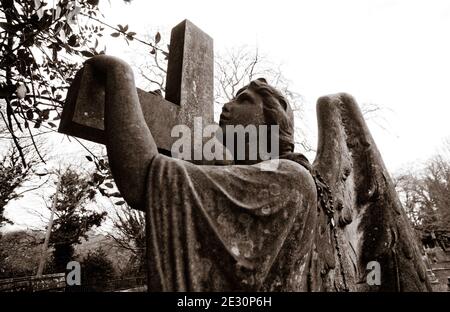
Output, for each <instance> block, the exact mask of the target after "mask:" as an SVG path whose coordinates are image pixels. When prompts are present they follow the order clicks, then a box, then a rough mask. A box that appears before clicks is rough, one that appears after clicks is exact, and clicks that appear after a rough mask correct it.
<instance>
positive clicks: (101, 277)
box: [81, 248, 116, 291]
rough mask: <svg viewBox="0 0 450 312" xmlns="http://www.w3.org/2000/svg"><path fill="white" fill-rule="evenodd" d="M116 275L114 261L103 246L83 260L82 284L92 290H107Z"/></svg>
mask: <svg viewBox="0 0 450 312" xmlns="http://www.w3.org/2000/svg"><path fill="white" fill-rule="evenodd" d="M115 276H116V273H115V270H114V266H113V263H112V262H111V260H110V259H108V255H107V253H106V252H105V250H103V249H102V248H99V249H97V250H95V251H90V252H89V253H88V254H87V256H86V257H85V258H83V260H82V261H81V285H83V286H85V287H87V288H88V289H89V290H90V291H105V290H107V289H108V288H107V287H108V281H110V280H112V279H114V277H115Z"/></svg>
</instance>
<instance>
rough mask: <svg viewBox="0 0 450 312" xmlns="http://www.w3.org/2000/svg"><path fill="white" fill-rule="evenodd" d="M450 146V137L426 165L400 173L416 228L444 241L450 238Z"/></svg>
mask: <svg viewBox="0 0 450 312" xmlns="http://www.w3.org/2000/svg"><path fill="white" fill-rule="evenodd" d="M448 146H449V145H448V140H447V141H446V142H444V147H443V149H442V152H439V153H438V154H436V155H435V156H433V157H432V158H430V159H429V160H428V161H427V162H426V163H425V165H424V167H423V169H421V170H416V171H413V170H408V171H407V172H404V173H402V174H399V175H397V177H396V184H397V190H398V192H399V194H400V198H401V200H402V202H403V206H404V208H405V209H406V212H407V215H408V217H409V218H410V220H411V221H412V223H413V225H414V227H415V229H416V230H418V231H419V232H420V233H421V234H422V236H425V235H432V236H433V237H436V238H437V240H438V241H441V242H442V241H447V240H448V239H449V238H450V209H449V208H450V158H449V157H448V155H449V153H448V152H449V151H450V149H448ZM446 153H447V154H446ZM449 243H450V241H449Z"/></svg>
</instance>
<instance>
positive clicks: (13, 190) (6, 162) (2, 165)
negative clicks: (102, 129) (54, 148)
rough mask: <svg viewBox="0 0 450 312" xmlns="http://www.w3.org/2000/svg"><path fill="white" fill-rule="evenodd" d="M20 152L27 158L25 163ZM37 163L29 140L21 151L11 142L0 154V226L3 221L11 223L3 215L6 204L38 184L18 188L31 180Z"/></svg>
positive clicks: (37, 160)
mask: <svg viewBox="0 0 450 312" xmlns="http://www.w3.org/2000/svg"><path fill="white" fill-rule="evenodd" d="M21 153H22V156H23V157H24V158H25V159H26V160H27V162H26V164H25V165H24V164H23V162H22V161H21V155H20V154H21ZM38 163H39V159H38V158H37V157H36V154H35V153H34V151H33V147H32V145H31V143H30V142H28V145H22V149H21V151H19V150H18V149H17V148H16V146H15V145H14V144H11V145H10V147H9V148H7V149H6V151H5V152H4V154H3V155H2V156H0V227H1V226H2V225H4V224H5V223H9V224H11V221H10V220H8V219H7V218H6V217H5V216H4V215H3V214H4V211H5V208H6V205H7V204H8V203H9V202H11V201H12V200H15V199H18V198H20V197H21V196H22V195H23V194H24V193H25V192H27V191H31V190H33V189H36V188H37V187H39V186H40V184H39V185H38V186H29V187H26V188H23V189H21V190H19V189H20V188H21V187H23V186H24V184H25V183H26V182H28V181H30V180H31V178H32V177H33V175H34V174H35V168H36V166H37V165H38ZM41 176H42V175H41Z"/></svg>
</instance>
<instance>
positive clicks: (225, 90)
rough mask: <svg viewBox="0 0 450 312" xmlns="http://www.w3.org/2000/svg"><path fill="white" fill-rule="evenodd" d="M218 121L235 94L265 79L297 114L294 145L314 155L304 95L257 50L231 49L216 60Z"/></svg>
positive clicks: (245, 48)
mask: <svg viewBox="0 0 450 312" xmlns="http://www.w3.org/2000/svg"><path fill="white" fill-rule="evenodd" d="M215 69H216V72H215V77H214V80H215V81H214V82H215V84H214V88H215V90H214V93H215V119H216V120H218V117H219V115H220V111H221V109H222V106H223V105H224V104H225V103H227V102H229V101H231V100H232V99H233V98H234V96H235V95H236V92H237V91H238V90H239V89H240V88H242V87H244V86H245V85H247V84H248V83H250V81H252V80H255V79H257V78H261V77H263V78H265V79H266V80H267V81H268V82H269V84H271V85H272V86H274V87H275V88H277V89H278V90H280V91H281V93H282V94H283V95H284V96H285V97H286V98H287V100H288V101H289V103H290V104H291V107H292V110H293V111H294V118H295V120H296V121H297V122H296V125H295V144H296V146H297V147H299V148H301V149H303V150H304V151H307V152H309V151H312V150H313V148H312V147H311V144H310V142H309V138H308V135H307V134H306V132H305V128H304V124H303V123H302V125H301V126H300V125H299V122H298V121H300V120H305V114H304V110H303V108H304V99H303V97H302V95H301V94H300V93H298V92H296V91H294V90H292V89H291V86H290V81H289V80H288V79H287V78H286V77H285V76H284V75H283V73H282V70H281V65H280V64H274V63H272V62H269V61H268V59H267V57H266V56H265V55H263V54H261V53H260V51H259V49H258V48H255V47H250V46H241V47H237V48H234V49H230V50H228V51H226V52H225V53H223V54H218V55H216V57H215Z"/></svg>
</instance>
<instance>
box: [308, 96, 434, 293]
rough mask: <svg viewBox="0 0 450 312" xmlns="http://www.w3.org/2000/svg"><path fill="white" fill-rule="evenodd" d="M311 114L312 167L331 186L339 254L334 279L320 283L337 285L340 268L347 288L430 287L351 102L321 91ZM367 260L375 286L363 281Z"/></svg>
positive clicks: (395, 199)
mask: <svg viewBox="0 0 450 312" xmlns="http://www.w3.org/2000/svg"><path fill="white" fill-rule="evenodd" d="M317 115H318V125H319V143H318V150H317V157H316V160H315V162H314V169H315V170H317V171H319V172H320V173H321V175H322V176H323V177H324V178H325V180H326V181H327V183H328V184H329V185H330V187H331V189H332V191H333V192H332V193H333V195H334V198H335V203H336V207H338V209H337V211H336V213H335V219H336V220H338V221H339V222H338V224H339V227H338V243H339V246H340V249H341V252H342V255H343V264H342V265H343V270H341V268H340V264H339V262H338V257H337V252H336V251H335V259H336V269H335V270H334V272H332V275H334V276H335V277H336V279H335V280H334V281H333V280H332V279H331V280H328V282H327V281H326V280H325V279H324V280H325V282H324V286H325V288H328V289H332V288H334V287H335V285H336V284H337V285H339V284H342V282H343V281H342V274H341V272H342V271H343V272H344V276H345V278H346V282H347V285H348V286H349V288H350V290H352V291H428V290H431V288H430V284H429V282H428V279H427V277H426V274H425V266H424V263H423V261H422V257H421V253H420V250H419V248H418V245H417V242H416V240H415V236H414V233H413V232H412V228H411V226H410V223H409V221H408V219H407V216H406V213H405V211H404V210H403V208H402V205H401V203H400V201H399V198H398V195H397V193H396V191H395V187H394V184H393V183H392V180H391V178H390V175H389V173H388V171H387V170H386V167H385V165H384V163H383V160H382V157H381V155H380V153H379V151H378V149H377V146H376V144H375V142H374V140H373V138H372V136H371V134H370V131H369V129H368V127H367V125H366V122H365V121H364V117H363V115H362V113H361V111H360V109H359V107H358V105H357V103H356V101H355V100H354V99H353V97H352V96H350V95H348V94H344V93H342V94H335V95H330V96H324V97H322V98H320V99H319V100H318V103H317ZM371 261H377V262H378V263H379V264H380V268H381V284H380V285H369V284H368V283H367V282H366V278H367V273H368V272H369V271H370V270H367V265H368V263H369V262H371ZM328 275H329V274H328ZM330 281H332V282H330ZM333 284H334V285H333Z"/></svg>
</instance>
